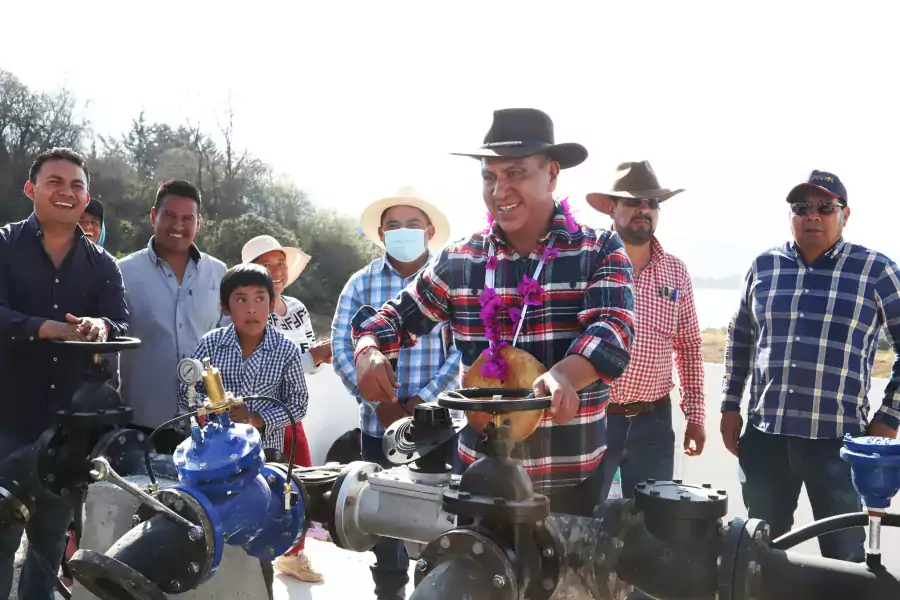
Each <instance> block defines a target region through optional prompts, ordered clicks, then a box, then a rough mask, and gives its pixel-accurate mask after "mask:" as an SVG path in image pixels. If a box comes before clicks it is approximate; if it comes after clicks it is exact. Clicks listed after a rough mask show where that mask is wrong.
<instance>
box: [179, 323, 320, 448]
mask: <svg viewBox="0 0 900 600" xmlns="http://www.w3.org/2000/svg"><path fill="white" fill-rule="evenodd" d="M193 357H194V358H196V359H199V360H201V361H202V360H203V359H204V358H207V357H208V358H209V359H210V361H212V364H213V366H214V367H217V368H218V369H219V371H220V372H221V373H222V383H223V384H224V386H225V391H226V392H231V393H233V394H234V395H235V396H270V397H272V398H276V399H278V400H281V401H282V402H284V403H285V404H287V405H288V406H290V407H291V411H292V412H293V413H294V418H295V419H296V420H297V421H298V422H299V421H300V419H302V418H303V417H305V416H306V407H307V403H308V401H309V391H308V390H307V388H306V379H304V377H303V367H302V366H301V364H300V350H299V349H298V348H297V345H296V344H295V343H294V342H292V341H290V340H289V339H287V338H286V337H285V336H284V335H282V334H281V332H279V331H278V330H277V329H276V328H275V326H274V325H272V323H268V324H267V325H266V333H265V337H263V340H262V343H260V345H259V347H258V348H257V349H256V350H254V352H253V354H251V355H250V356H249V357H248V358H247V360H246V361H245V360H244V357H243V351H242V350H241V344H240V342H239V341H238V338H237V332H236V331H235V328H234V325H229V326H228V327H220V328H219V329H213V330H212V331H210V332H209V333H207V334H206V335H204V336H203V337H202V338H200V343H199V344H197V349H196V350H195V351H194V354H193ZM197 392H198V398H197V399H198V400H203V399H205V398H206V388H205V387H204V385H203V382H202V381H201V382H200V383H198V384H197ZM178 407H179V408H180V409H181V410H182V411H187V410H188V404H187V386H186V385H185V384H183V383H181V384H180V385H179V387H178ZM247 409H248V410H249V411H250V412H255V413H259V416H260V417H261V418H262V420H263V423H264V424H265V431H264V432H263V436H262V442H263V447H264V448H271V449H274V450H278V451H279V452H280V451H282V450H283V449H284V428H285V427H286V426H287V425H288V424H289V423H290V419H288V416H287V414H285V412H284V409H282V408H281V407H280V406H279V405H277V404H275V403H274V402H261V401H250V402H248V403H247Z"/></svg>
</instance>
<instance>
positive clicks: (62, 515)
mask: <svg viewBox="0 0 900 600" xmlns="http://www.w3.org/2000/svg"><path fill="white" fill-rule="evenodd" d="M30 443H33V440H29V439H21V438H17V437H15V436H12V435H9V434H5V435H0V456H9V455H10V454H12V453H14V452H15V451H16V450H18V449H20V448H22V447H23V446H27V445H28V444H30ZM76 500H77V499H75V498H73V499H65V498H55V497H53V496H49V495H44V496H41V497H39V498H37V500H36V504H35V508H34V511H33V512H32V513H31V519H30V520H29V521H28V524H27V526H16V527H9V528H4V529H0V598H3V599H6V598H9V594H10V592H11V591H12V580H13V563H14V561H15V557H16V550H18V549H19V544H20V543H21V541H22V533H23V532H24V533H27V534H28V552H27V553H26V554H25V562H24V563H23V564H22V574H21V577H20V579H19V590H18V597H19V600H54V598H55V590H56V587H55V580H56V577H57V573H58V569H59V565H60V564H61V563H62V558H63V554H64V553H65V551H66V542H67V541H68V538H67V537H66V530H67V529H68V527H69V524H70V523H71V522H72V518H73V515H74V506H75V502H76Z"/></svg>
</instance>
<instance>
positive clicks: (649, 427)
mask: <svg viewBox="0 0 900 600" xmlns="http://www.w3.org/2000/svg"><path fill="white" fill-rule="evenodd" d="M606 444H607V446H606V454H604V455H603V463H604V464H605V465H606V474H607V476H608V477H609V479H610V483H612V478H613V477H614V476H615V474H616V468H617V467H621V469H622V496H623V497H624V498H634V488H635V486H636V485H637V484H639V483H641V482H644V481H647V480H648V479H656V480H657V481H671V480H672V478H673V477H674V476H675V431H674V430H673V429H672V403H671V401H666V402H661V403H660V404H659V405H658V406H656V407H654V408H653V409H652V410H651V411H650V412H646V413H644V414H641V415H636V416H633V417H626V416H625V415H618V414H612V413H610V412H609V411H608V410H607V412H606ZM606 493H607V494H609V486H608V485H607V486H606ZM605 500H606V497H605V496H604V497H602V498H600V502H603V501H605Z"/></svg>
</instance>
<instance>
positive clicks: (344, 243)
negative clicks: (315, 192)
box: [0, 70, 376, 314]
mask: <svg viewBox="0 0 900 600" xmlns="http://www.w3.org/2000/svg"><path fill="white" fill-rule="evenodd" d="M75 105H76V103H75V99H74V97H73V95H72V94H71V93H70V92H68V91H67V90H60V91H57V92H53V93H49V94H46V93H36V92H33V91H31V90H29V89H28V88H27V87H26V86H25V85H24V84H23V83H22V82H21V81H19V80H18V79H17V78H16V77H15V76H13V75H12V74H11V73H7V72H5V71H2V70H0V193H2V194H3V198H4V199H5V200H6V202H4V203H3V204H2V205H0V219H3V222H4V223H5V222H9V221H13V220H20V219H23V218H25V217H27V216H28V214H29V213H30V212H31V210H32V208H31V203H30V201H28V200H27V199H26V198H24V196H23V194H22V192H21V190H22V186H23V185H24V183H25V180H26V178H27V177H28V168H29V166H30V165H31V163H32V161H33V160H34V157H35V156H36V155H37V154H38V153H40V152H42V151H43V150H46V149H48V148H51V147H53V146H68V147H72V148H75V149H80V150H82V151H84V152H86V153H87V154H88V156H89V157H90V169H91V188H90V191H91V194H92V195H93V196H94V197H96V198H98V199H99V200H100V201H102V202H103V204H104V209H105V213H104V214H105V219H106V229H107V234H106V242H105V247H106V249H107V250H108V251H110V252H111V253H113V254H114V255H116V256H123V255H125V254H128V253H131V252H134V251H135V250H138V249H141V248H143V247H144V246H146V244H147V240H148V239H149V237H150V236H151V235H152V228H151V226H150V208H151V207H152V206H153V203H154V201H155V199H156V190H157V188H158V186H159V184H160V183H161V182H163V181H165V180H167V179H186V180H188V181H191V182H192V183H194V185H196V186H197V187H198V189H199V190H200V192H201V195H202V198H203V203H202V208H201V218H202V225H201V229H200V233H199V235H198V237H197V243H198V245H199V246H200V247H201V248H202V249H203V250H204V251H206V252H208V253H209V254H211V255H213V256H216V257H218V258H220V259H221V260H223V261H224V262H225V263H226V264H228V265H234V264H236V263H238V262H239V261H240V259H241V248H242V247H243V245H244V243H245V242H247V240H249V239H250V238H252V237H254V236H257V235H261V234H269V235H272V236H274V237H275V238H277V239H278V240H279V241H280V242H281V243H282V244H285V245H288V246H299V247H301V248H303V249H304V250H305V251H306V252H308V253H309V254H310V255H311V256H312V260H311V262H310V264H309V266H308V267H307V269H306V271H305V272H304V273H303V276H302V277H301V278H300V279H299V280H298V281H297V282H296V283H295V284H294V285H292V286H291V288H290V290H288V292H287V293H289V294H292V295H295V296H297V297H299V298H300V299H301V300H303V302H304V303H305V304H307V306H309V307H310V310H312V311H314V312H318V313H320V314H321V313H326V312H330V311H333V309H334V305H335V303H336V301H337V298H338V295H339V294H340V291H341V289H342V288H343V286H344V283H345V282H346V281H347V278H348V277H349V276H350V275H351V274H352V273H353V272H355V271H356V270H358V269H359V268H361V267H362V266H363V265H364V264H365V263H366V262H368V261H369V260H371V258H372V257H373V256H374V255H375V253H376V250H375V248H374V247H373V246H372V245H371V244H369V243H368V242H366V241H365V240H363V238H362V237H361V236H360V234H359V232H358V231H357V230H356V226H355V224H354V223H352V222H351V221H349V220H348V219H347V218H345V217H342V216H340V215H338V214H336V213H334V212H331V211H321V210H318V209H317V208H316V207H315V206H313V204H312V203H311V202H310V201H309V199H308V198H307V197H306V194H305V193H304V192H303V190H302V189H300V188H299V187H297V186H296V185H295V184H294V183H292V182H290V181H286V180H283V179H277V178H275V177H274V175H273V173H272V169H271V167H270V166H269V165H267V164H266V163H265V162H263V161H261V160H259V159H258V158H256V157H254V156H253V155H252V153H251V152H250V151H249V150H246V149H240V148H238V147H237V146H236V144H235V138H236V136H235V127H234V114H233V112H232V111H231V109H230V108H229V109H228V110H227V112H226V118H225V119H224V122H223V123H220V124H218V126H217V129H216V132H215V133H214V134H212V135H211V134H210V133H208V132H207V131H205V130H204V129H203V128H202V127H201V126H200V124H199V123H191V122H187V123H186V124H183V125H177V126H175V125H171V124H168V123H157V122H154V121H152V120H151V119H149V118H148V117H147V115H146V113H144V112H141V113H140V114H139V115H138V116H137V117H136V118H135V119H134V120H133V121H132V123H131V127H130V128H129V130H128V131H127V132H125V133H123V134H121V135H119V136H103V135H93V136H92V135H90V131H89V126H88V123H87V121H86V120H84V119H81V118H79V117H78V116H77V115H76V114H75V110H74V109H75Z"/></svg>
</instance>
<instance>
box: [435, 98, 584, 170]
mask: <svg viewBox="0 0 900 600" xmlns="http://www.w3.org/2000/svg"><path fill="white" fill-rule="evenodd" d="M451 154H454V155H456V156H471V157H472V158H490V157H498V156H499V157H505V158H525V157H526V156H534V155H535V154H546V155H548V156H549V157H550V158H551V159H552V160H555V161H556V162H558V163H559V168H560V169H568V168H570V167H574V166H577V165H580V164H581V163H583V162H584V160H585V159H586V158H587V154H588V153H587V149H586V148H585V147H584V146H582V145H581V144H575V143H564V144H556V143H554V139H553V120H552V119H550V117H549V116H548V115H547V114H546V113H545V112H543V111H540V110H538V109H536V108H503V109H500V110H495V111H494V122H493V123H492V124H491V128H490V129H489V130H488V132H487V135H485V136H484V144H483V145H482V146H481V148H478V149H477V150H474V151H472V152H451Z"/></svg>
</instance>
